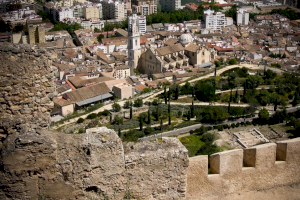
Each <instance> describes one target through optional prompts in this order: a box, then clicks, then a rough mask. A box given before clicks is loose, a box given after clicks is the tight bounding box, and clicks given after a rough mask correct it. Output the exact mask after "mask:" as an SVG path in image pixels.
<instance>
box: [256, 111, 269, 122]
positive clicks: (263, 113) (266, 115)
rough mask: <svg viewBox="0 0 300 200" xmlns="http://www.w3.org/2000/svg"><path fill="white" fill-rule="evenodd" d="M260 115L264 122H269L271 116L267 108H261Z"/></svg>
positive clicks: (261, 120)
mask: <svg viewBox="0 0 300 200" xmlns="http://www.w3.org/2000/svg"><path fill="white" fill-rule="evenodd" d="M258 117H259V120H260V122H261V123H262V124H267V123H268V120H269V118H270V115H269V112H268V110H267V109H265V108H263V109H261V110H260V111H259V113H258Z"/></svg>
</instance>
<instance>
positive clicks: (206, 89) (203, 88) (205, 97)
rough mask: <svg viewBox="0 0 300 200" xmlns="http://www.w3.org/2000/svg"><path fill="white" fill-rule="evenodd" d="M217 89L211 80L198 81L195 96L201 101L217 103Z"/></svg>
mask: <svg viewBox="0 0 300 200" xmlns="http://www.w3.org/2000/svg"><path fill="white" fill-rule="evenodd" d="M214 89H215V87H214V84H213V83H212V81H211V80H205V81H198V82H197V83H196V85H195V95H196V98H197V99H198V100H199V101H205V102H213V101H215V98H216V97H215V91H214Z"/></svg>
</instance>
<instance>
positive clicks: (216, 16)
mask: <svg viewBox="0 0 300 200" xmlns="http://www.w3.org/2000/svg"><path fill="white" fill-rule="evenodd" d="M204 21H205V28H206V29H210V30H222V29H223V28H224V27H225V26H226V18H225V14H223V13H221V12H216V13H215V11H213V10H210V9H209V10H206V11H204Z"/></svg>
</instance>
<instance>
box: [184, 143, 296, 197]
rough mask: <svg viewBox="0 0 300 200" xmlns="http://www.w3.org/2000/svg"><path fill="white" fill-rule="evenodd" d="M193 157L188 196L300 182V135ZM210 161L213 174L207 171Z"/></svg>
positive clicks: (250, 189) (209, 195)
mask: <svg viewBox="0 0 300 200" xmlns="http://www.w3.org/2000/svg"><path fill="white" fill-rule="evenodd" d="M209 160H210V162H209V163H208V156H196V157H193V158H190V159H189V161H190V166H189V169H188V180H187V199H201V198H203V197H214V196H215V197H217V196H226V195H229V194H232V193H238V192H241V191H252V190H263V189H269V188H273V187H276V186H281V185H290V184H294V183H299V182H300V174H299V170H300V138H296V139H291V140H286V141H280V142H278V143H276V144H275V143H267V144H262V145H258V146H255V147H252V148H247V149H235V150H231V151H224V152H220V153H216V154H213V155H211V156H210V158H209ZM208 164H210V172H211V173H210V174H208Z"/></svg>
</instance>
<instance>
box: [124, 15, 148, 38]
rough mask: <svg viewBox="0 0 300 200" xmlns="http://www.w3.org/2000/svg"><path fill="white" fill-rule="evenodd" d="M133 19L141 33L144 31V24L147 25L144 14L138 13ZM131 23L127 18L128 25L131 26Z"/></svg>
mask: <svg viewBox="0 0 300 200" xmlns="http://www.w3.org/2000/svg"><path fill="white" fill-rule="evenodd" d="M133 19H134V20H136V25H137V27H138V29H139V32H140V33H142V34H144V33H146V26H147V23H146V16H143V15H139V16H136V18H133ZM131 25H132V21H131V20H128V27H131Z"/></svg>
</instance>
